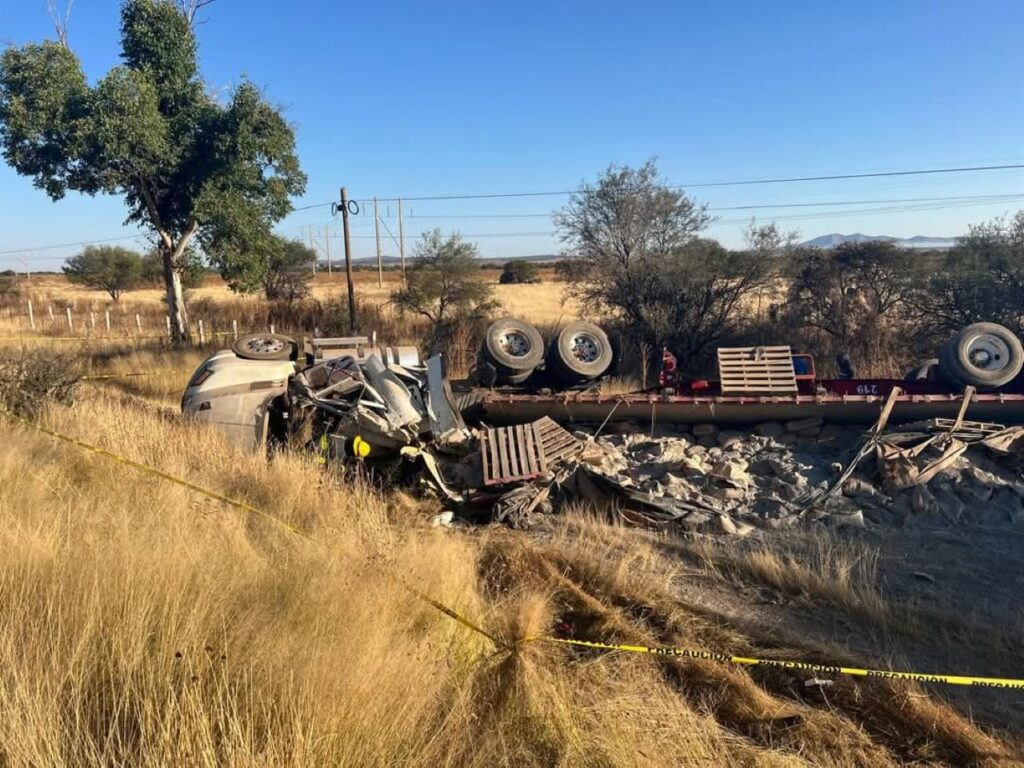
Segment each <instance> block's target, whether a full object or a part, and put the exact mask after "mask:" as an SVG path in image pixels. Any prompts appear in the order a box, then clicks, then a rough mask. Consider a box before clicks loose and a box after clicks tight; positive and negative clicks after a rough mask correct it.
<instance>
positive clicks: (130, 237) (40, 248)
mask: <svg viewBox="0 0 1024 768" xmlns="http://www.w3.org/2000/svg"><path fill="white" fill-rule="evenodd" d="M140 237H146V235H144V234H141V233H140V234H138V235H125V236H124V237H107V238H104V239H102V240H78V241H76V242H74V243H60V244H59V245H33V246H29V247H27V248H13V249H11V250H9V251H0V256H8V255H10V254H14V253H25V251H53V250H56V249H57V248H74V247H75V246H79V245H99V244H101V243H117V242H120V241H122V240H136V239H138V238H140Z"/></svg>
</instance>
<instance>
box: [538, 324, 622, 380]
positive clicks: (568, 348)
mask: <svg viewBox="0 0 1024 768" xmlns="http://www.w3.org/2000/svg"><path fill="white" fill-rule="evenodd" d="M611 364H612V345H611V343H610V342H609V341H608V336H607V335H606V334H605V332H604V331H602V330H601V329H600V328H598V327H597V326H596V325H594V324H593V323H588V322H585V321H583V320H579V321H577V322H575V323H569V324H568V325H567V326H565V328H563V329H562V330H560V331H559V332H558V335H557V336H556V337H555V339H554V341H552V342H551V347H550V349H549V350H548V367H549V368H550V369H551V371H552V372H553V373H554V374H555V376H556V377H557V378H558V379H559V381H561V382H563V383H565V384H578V383H580V382H583V381H591V380H592V379H596V378H597V377H598V376H601V375H602V374H604V373H605V371H607V370H608V369H609V368H610V367H611Z"/></svg>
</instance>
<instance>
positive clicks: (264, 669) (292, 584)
mask: <svg viewBox="0 0 1024 768" xmlns="http://www.w3.org/2000/svg"><path fill="white" fill-rule="evenodd" d="M135 354H136V355H148V354H151V353H148V352H137V353H135ZM152 354H153V355H155V356H154V357H153V358H152V359H145V360H139V359H136V360H131V359H128V360H123V361H122V360H118V359H116V358H111V359H107V360H105V361H101V362H100V363H97V369H98V368H99V367H101V366H103V367H106V368H107V369H113V368H116V367H117V366H120V365H125V366H130V365H134V364H136V363H140V362H141V363H148V364H152V365H158V366H163V367H164V369H165V371H166V375H165V377H164V378H170V377H172V376H184V375H187V373H188V371H189V370H190V368H191V365H192V363H193V362H194V360H193V359H192V358H191V357H189V356H190V355H194V353H192V352H188V353H180V354H181V357H175V356H174V354H178V353H174V354H171V353H152ZM159 355H163V356H162V357H161V356H159ZM139 386H145V387H151V389H149V390H146V391H141V392H135V393H129V396H128V397H125V393H124V392H123V391H120V392H119V391H117V389H115V388H114V385H112V384H110V383H108V382H104V383H96V384H92V385H83V386H82V387H81V389H80V392H79V397H78V399H77V402H76V403H75V404H74V406H73V407H65V406H61V405H51V406H49V408H47V409H46V410H45V411H44V413H43V416H42V423H43V424H45V425H46V426H48V427H50V428H53V429H56V430H58V431H61V432H63V433H66V434H69V435H71V436H74V437H78V438H81V439H84V440H87V441H89V442H91V443H94V444H97V445H99V446H102V447H106V448H109V449H112V450H116V451H118V452H119V453H121V454H123V455H125V456H127V457H129V458H131V459H133V460H137V461H142V462H144V463H146V464H149V465H152V466H154V467H156V468H159V469H160V470H162V471H166V472H169V473H172V474H174V475H177V476H180V477H185V478H187V479H189V480H190V481H192V482H194V483H197V484H200V485H203V486H206V487H209V488H210V489H212V490H214V491H216V492H218V493H221V494H224V495H227V496H231V497H234V498H238V499H240V500H244V501H246V502H247V503H249V504H251V505H253V506H256V507H258V508H259V509H261V510H265V511H266V512H267V513H268V514H269V515H272V516H274V517H275V518H278V519H279V520H281V521H284V522H285V523H287V524H288V525H292V526H295V527H296V528H298V529H299V531H301V532H302V534H303V535H301V536H299V535H294V534H291V533H289V532H288V531H286V530H283V529H282V528H281V527H280V526H278V525H276V524H274V523H273V522H271V521H268V520H267V519H264V518H262V517H260V516H254V515H248V514H245V513H242V512H240V511H238V510H235V509H233V508H230V507H226V506H225V505H223V504H221V503H219V502H216V501H213V500H211V499H208V498H206V497H203V496H201V495H197V494H195V493H194V492H192V491H189V490H187V489H184V488H181V487H179V486H176V485H173V484H168V483H165V482H162V481H158V480H157V479H155V478H153V477H151V476H148V475H144V474H140V473H138V472H137V471H135V470H133V469H130V468H128V467H126V466H124V465H121V464H118V463H116V462H111V461H110V460H109V459H106V458H103V457H100V456H96V455H92V454H89V453H87V452H83V451H80V450H79V449H76V448H73V447H70V446H67V445H64V444H60V443H56V442H54V441H53V440H52V439H51V438H49V437H47V436H45V435H42V434H41V433H38V432H34V431H32V430H31V429H29V428H26V427H23V426H18V425H14V424H12V423H10V422H8V421H4V422H3V425H2V426H0V429H2V430H3V435H4V438H5V439H4V440H3V441H0V552H2V553H3V558H2V561H0V765H4V766H8V765H10V766H39V765H73V766H78V765H96V766H98V765H125V766H127V765H131V766H148V765H153V766H156V765H161V766H162V765H189V766H192V765H200V766H202V765H210V766H213V765H236V766H249V765H253V766H255V765H260V766H265V765H275V766H276V765H296V766H306V765H309V766H313V765H360V766H361V765H380V766H385V765H386V766H392V765H413V766H416V765H422V766H431V768H433V767H434V766H438V765H444V766H455V765H459V766H461V765H469V766H491V765H509V766H512V765H515V766H519V765H527V766H551V765H565V766H574V765H598V766H604V765H608V766H612V765H615V766H618V765H623V766H652V765H653V766H658V765H663V766H697V765H699V766H706V765H754V766H807V765H838V766H876V765H881V766H886V765H893V766H894V765H899V764H904V763H907V762H919V763H920V762H925V763H932V764H946V765H962V764H985V763H991V764H999V763H1004V764H1010V763H1009V762H1008V760H1009V759H1010V758H1005V759H1003V758H1000V757H999V756H1000V755H1007V754H1010V749H1011V747H1010V746H1009V745H1007V744H1006V743H1004V742H1002V741H1000V740H999V739H997V738H994V737H992V736H990V735H988V734H986V733H985V732H983V731H982V730H980V729H979V728H977V727H976V726H974V725H972V724H971V723H970V722H969V721H967V720H966V719H964V718H963V717H962V716H960V715H958V714H957V713H956V712H955V711H954V710H952V709H951V708H950V707H948V706H946V705H944V704H942V703H941V702H940V701H939V700H937V699H934V698H931V697H930V696H927V695H925V693H924V692H922V691H919V690H918V689H915V688H913V687H909V686H902V685H899V684H892V683H887V682H883V681H871V682H870V683H864V684H857V683H854V682H851V681H838V682H837V685H836V691H835V694H834V696H830V698H829V699H827V700H822V699H820V698H815V697H814V696H813V695H812V694H810V693H807V692H805V691H804V689H803V688H802V685H801V684H800V678H799V676H794V675H793V674H791V673H786V672H784V671H779V670H767V671H766V670H756V669H755V670H749V671H748V670H744V669H740V668H734V667H728V666H723V665H720V664H718V663H715V662H711V661H704V660H685V659H664V658H654V657H649V656H634V655H626V654H614V653H613V654H607V653H595V652H592V651H576V650H572V649H566V648H562V647H558V646H553V645H547V644H543V643H531V644H527V645H517V641H520V640H522V639H523V638H525V637H530V636H536V635H545V634H551V633H559V634H566V633H568V634H571V635H573V636H577V637H583V638H588V639H598V640H609V641H618V642H633V643H660V644H674V645H683V646H686V647H691V648H703V649H709V650H716V651H725V652H733V653H743V654H754V655H758V654H766V655H772V654H774V655H776V656H777V657H778V656H781V657H786V656H792V655H800V656H804V657H806V656H807V654H809V653H811V652H812V651H813V652H814V653H817V654H821V655H820V658H821V659H822V660H823V661H835V660H836V657H835V655H834V654H839V653H841V651H840V650H838V649H829V654H832V655H828V656H826V655H825V651H824V650H822V649H815V648H807V647H801V646H799V645H792V646H787V645H786V644H785V642H782V641H780V638H779V637H778V636H772V637H759V636H757V635H751V634H749V633H748V632H747V631H746V630H745V629H744V628H743V627H736V626H729V625H728V624H727V623H722V622H719V621H714V620H711V619H709V617H708V616H706V615H705V614H703V613H701V612H700V611H698V610H696V609H694V607H693V606H690V605H688V604H687V603H686V601H685V600H683V599H681V597H680V595H679V594H678V592H677V590H676V589H675V583H676V581H677V579H679V578H681V577H682V572H681V570H680V568H681V561H680V560H679V559H678V558H677V557H675V556H672V555H671V554H666V550H665V549H664V547H662V546H661V543H660V542H658V541H647V540H645V538H644V537H641V536H637V535H636V532H635V531H631V530H628V529H625V528H621V527H618V526H615V525H609V524H607V523H605V522H602V521H600V520H598V519H595V518H591V517H589V516H585V515H569V516H567V517H565V518H561V519H556V520H553V521H551V522H552V529H551V531H550V532H549V533H548V534H547V535H546V536H542V537H536V538H531V537H526V536H525V535H524V534H521V533H513V532H509V531H505V530H503V529H479V530H468V531H465V532H460V531H448V530H444V529H435V528H432V527H430V525H429V523H428V520H429V519H430V516H431V515H432V514H434V513H436V511H437V509H436V508H435V506H434V505H433V504H431V503H430V502H426V501H423V500H414V499H412V498H411V497H409V496H407V495H405V494H403V493H398V492H391V493H387V494H384V493H380V492H377V491H375V490H372V489H371V487H370V486H369V485H368V484H365V483H359V482H355V483H352V482H346V481H342V480H341V479H340V478H339V477H338V476H336V475H334V474H332V473H330V472H324V471H322V470H321V469H320V468H319V467H317V466H316V465H315V464H314V463H312V462H311V461H307V460H306V459H304V458H303V457H301V456H297V455H291V456H286V455H279V456H276V457H275V458H274V460H273V461H270V462H267V461H265V460H264V459H262V458H260V457H257V456H252V455H247V454H242V453H239V452H237V451H236V450H234V449H232V448H231V447H229V446H228V445H227V444H225V443H224V442H223V441H222V440H221V439H220V438H219V437H218V436H217V435H216V434H215V433H212V432H208V431H204V430H201V429H198V428H197V427H195V426H193V425H189V424H185V423H182V422H180V421H178V420H177V419H176V418H172V417H170V416H169V415H168V413H167V410H166V409H164V408H162V407H157V406H158V405H159V404H160V403H163V402H165V401H166V399H169V396H168V393H167V392H166V391H165V390H164V389H162V386H163V385H161V384H160V383H155V384H150V383H147V384H141V383H140V385H139ZM144 401H148V402H144ZM858 573H859V572H857V571H856V569H852V570H851V574H852V575H851V578H852V579H853V580H856V579H858V578H859V576H858ZM396 575H397V576H401V577H402V578H403V579H405V580H407V581H408V582H410V583H412V584H414V585H415V586H416V587H418V588H419V589H422V590H423V591H424V592H426V593H428V594H430V595H433V596H434V597H436V598H438V599H440V600H441V601H443V602H444V603H445V604H447V605H450V606H452V607H453V608H455V609H456V610H459V611H461V612H463V613H465V614H466V615H468V616H470V617H472V618H473V619H474V620H475V621H478V622H480V623H482V624H483V625H484V626H485V627H486V628H487V629H488V630H489V631H490V632H492V633H493V634H495V635H496V636H497V637H499V639H500V640H501V641H502V642H503V643H505V644H508V645H509V646H512V650H509V649H508V648H503V649H495V648H494V647H493V646H492V645H491V644H490V642H489V641H487V640H486V639H485V638H483V637H481V636H479V635H477V634H475V633H473V632H471V631H468V630H467V629H465V628H464V627H462V626H460V625H459V624H457V623H455V622H454V621H452V620H450V619H449V618H447V617H445V616H444V615H442V614H441V613H439V612H438V611H436V610H435V609H434V608H432V607H430V606H429V605H427V604H425V603H424V602H422V601H420V600H419V599H417V598H416V597H415V596H414V595H412V594H411V593H410V592H408V591H407V590H405V589H404V588H402V587H401V586H400V584H399V583H398V582H397V581H396V579H395V578H394V577H395V576H396Z"/></svg>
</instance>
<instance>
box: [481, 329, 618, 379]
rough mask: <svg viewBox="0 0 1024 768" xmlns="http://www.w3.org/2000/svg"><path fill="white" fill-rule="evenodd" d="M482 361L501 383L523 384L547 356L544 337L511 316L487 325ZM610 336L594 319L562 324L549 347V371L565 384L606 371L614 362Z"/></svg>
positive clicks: (590, 377) (592, 377) (595, 376)
mask: <svg viewBox="0 0 1024 768" xmlns="http://www.w3.org/2000/svg"><path fill="white" fill-rule="evenodd" d="M480 355H481V362H483V363H486V364H488V365H489V366H491V367H492V368H494V370H495V374H496V381H495V383H500V384H522V383H523V382H525V381H526V380H527V379H528V378H530V376H531V375H532V374H533V372H534V371H535V370H536V369H537V367H538V366H539V365H540V364H541V363H542V362H544V360H545V349H544V339H543V337H542V336H541V334H540V331H538V330H537V329H536V328H535V327H534V326H533V325H531V324H530V323H527V322H524V321H523V320H517V319H515V318H511V317H503V318H501V319H500V320H496V321H495V322H493V323H491V325H490V327H488V329H487V332H486V333H485V335H484V343H483V346H482V349H481V351H480ZM612 356H613V352H612V347H611V344H610V343H609V341H608V336H607V334H605V332H604V331H602V330H601V329H600V328H599V327H597V326H596V325H594V324H593V323H588V322H585V321H577V322H574V323H569V324H568V325H567V326H565V327H564V328H562V329H561V330H560V331H559V332H558V334H557V336H555V338H554V339H553V340H552V341H551V344H550V345H549V346H548V348H547V354H546V358H547V371H548V372H549V373H550V374H551V376H552V377H553V378H554V379H555V380H557V382H558V383H559V384H562V385H573V384H579V383H582V382H585V381H590V380H593V379H596V378H598V377H599V376H601V375H603V374H604V373H605V372H606V371H607V370H608V369H609V368H610V367H611V364H612Z"/></svg>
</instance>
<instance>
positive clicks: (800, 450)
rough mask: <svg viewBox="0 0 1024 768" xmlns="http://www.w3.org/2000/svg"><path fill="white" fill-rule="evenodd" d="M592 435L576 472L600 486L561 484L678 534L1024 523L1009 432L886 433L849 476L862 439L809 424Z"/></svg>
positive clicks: (1022, 482)
mask: <svg viewBox="0 0 1024 768" xmlns="http://www.w3.org/2000/svg"><path fill="white" fill-rule="evenodd" d="M594 431H596V430H578V431H577V432H576V436H577V437H578V438H580V439H581V440H583V441H584V444H585V450H584V452H583V454H582V456H581V457H580V460H579V461H580V466H581V467H583V468H585V470H586V473H587V474H588V475H590V476H591V479H593V478H595V477H597V478H601V479H602V480H604V481H606V482H603V483H600V482H599V483H598V486H597V487H596V488H594V489H592V490H591V492H590V493H587V492H586V490H585V489H584V490H583V491H581V490H580V488H579V484H578V483H577V484H575V485H573V484H572V483H570V484H569V487H570V488H571V489H572V491H573V492H574V495H581V496H583V497H584V498H588V499H590V500H592V501H595V502H597V501H599V500H600V499H601V497H602V496H603V497H605V499H611V500H614V497H615V496H616V495H619V496H620V497H621V501H622V507H623V508H624V509H625V510H635V511H636V513H637V514H639V515H640V516H641V517H643V518H645V519H647V520H649V521H650V522H665V523H672V524H678V525H680V526H681V527H683V528H684V529H686V530H694V531H703V532H714V533H727V534H739V535H745V534H748V533H750V532H752V531H753V530H754V529H755V528H767V529H777V528H783V527H786V526H791V525H795V524H798V523H824V524H829V525H838V526H857V527H863V526H866V525H887V526H888V525H895V526H910V525H920V524H924V525H931V524H971V523H975V524H977V523H980V524H999V523H1024V506H1022V501H1021V499H1022V497H1024V470H1022V466H1024V465H1022V461H1021V458H1020V455H1019V454H1018V452H1017V451H1018V449H1019V447H1020V444H1021V443H1024V439H1021V437H1020V428H1012V429H1010V430H1004V431H1002V432H999V433H990V434H988V435H984V434H978V435H973V436H964V435H962V434H957V435H951V434H947V432H946V431H944V430H942V429H938V428H937V427H935V425H929V424H922V425H913V426H911V427H896V428H892V429H890V430H889V431H888V432H886V433H885V434H884V435H882V436H881V437H880V440H879V441H878V444H877V445H876V446H874V450H871V451H870V452H868V453H867V454H865V453H864V452H863V451H862V452H861V454H860V456H861V460H860V461H859V462H858V464H857V466H856V468H855V469H856V471H855V472H853V473H852V474H850V475H849V476H848V477H844V476H842V475H841V473H842V472H843V470H844V469H846V468H847V466H848V464H849V463H850V462H852V461H854V460H855V459H856V458H858V455H856V451H857V448H858V447H859V446H863V445H864V440H865V430H864V429H862V428H857V427H844V426H839V425H835V424H825V423H823V422H822V420H820V419H802V420H799V421H792V422H787V423H781V422H767V423H764V424H759V425H757V426H756V427H753V428H752V429H750V430H747V431H743V432H739V431H730V430H720V429H719V428H717V427H716V426H714V425H711V424H698V425H695V426H693V427H692V428H690V427H688V426H685V425H678V426H677V427H676V428H675V429H674V430H672V429H668V430H659V431H656V432H654V434H651V433H649V432H645V431H643V430H641V429H639V428H630V427H628V426H627V427H625V428H621V427H620V428H619V429H616V430H613V431H615V432H618V434H609V433H608V430H607V429H606V430H604V431H603V432H602V433H601V434H600V435H599V436H597V437H594V436H593V432H594ZM993 434H994V435H995V437H993ZM906 446H910V448H907V447H906ZM869 447H871V446H869ZM908 454H909V455H908ZM590 484H591V485H593V483H590Z"/></svg>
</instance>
